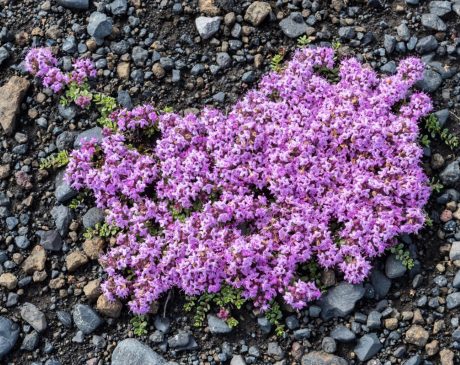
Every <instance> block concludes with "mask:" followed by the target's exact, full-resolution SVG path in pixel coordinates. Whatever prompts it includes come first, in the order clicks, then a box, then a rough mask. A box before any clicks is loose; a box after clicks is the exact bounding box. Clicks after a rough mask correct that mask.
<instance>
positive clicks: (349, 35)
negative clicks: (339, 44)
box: [339, 27, 356, 39]
mask: <svg viewBox="0 0 460 365" xmlns="http://www.w3.org/2000/svg"><path fill="white" fill-rule="evenodd" d="M355 36H356V31H355V28H354V27H340V28H339V37H340V38H342V39H353V38H354V37H355Z"/></svg>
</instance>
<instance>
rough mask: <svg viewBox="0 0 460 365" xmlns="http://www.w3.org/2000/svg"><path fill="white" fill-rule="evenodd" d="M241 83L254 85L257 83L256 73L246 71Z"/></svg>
mask: <svg viewBox="0 0 460 365" xmlns="http://www.w3.org/2000/svg"><path fill="white" fill-rule="evenodd" d="M241 81H243V82H245V83H246V84H252V83H253V82H254V81H256V74H255V72H254V71H246V72H245V73H244V74H243V76H242V77H241Z"/></svg>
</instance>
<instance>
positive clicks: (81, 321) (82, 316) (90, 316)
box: [72, 304, 103, 335]
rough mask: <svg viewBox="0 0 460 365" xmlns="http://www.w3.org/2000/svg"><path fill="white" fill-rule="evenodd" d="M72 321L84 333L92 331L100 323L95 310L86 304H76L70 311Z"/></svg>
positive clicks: (100, 320)
mask: <svg viewBox="0 0 460 365" xmlns="http://www.w3.org/2000/svg"><path fill="white" fill-rule="evenodd" d="M72 316H73V321H74V323H75V325H76V326H77V327H78V329H79V330H80V331H82V332H83V333H84V334H85V335H88V334H90V333H92V332H94V331H95V330H96V329H97V328H98V327H99V326H100V325H101V324H102V323H103V321H102V319H101V318H100V317H99V315H98V314H97V313H96V311H95V310H94V309H93V308H91V307H90V306H88V305H85V304H77V305H76V306H75V307H74V309H73V312H72Z"/></svg>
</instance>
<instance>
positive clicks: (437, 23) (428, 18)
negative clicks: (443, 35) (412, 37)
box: [422, 14, 447, 32]
mask: <svg viewBox="0 0 460 365" xmlns="http://www.w3.org/2000/svg"><path fill="white" fill-rule="evenodd" d="M422 25H423V26H424V27H425V28H428V29H433V30H436V31H438V32H445V31H446V30H447V26H446V23H444V22H443V21H442V19H441V18H440V17H439V16H437V15H436V14H422Z"/></svg>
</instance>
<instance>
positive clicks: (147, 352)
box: [111, 338, 166, 365]
mask: <svg viewBox="0 0 460 365" xmlns="http://www.w3.org/2000/svg"><path fill="white" fill-rule="evenodd" d="M165 364H166V360H165V359H164V358H163V357H162V356H160V355H159V354H157V353H156V352H155V351H153V350H152V349H151V348H150V347H148V346H147V345H145V344H144V343H142V342H140V341H138V340H136V339H134V338H127V339H126V340H123V341H120V342H119V343H118V344H117V347H115V349H114V350H113V353H112V363H111V365H165Z"/></svg>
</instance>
